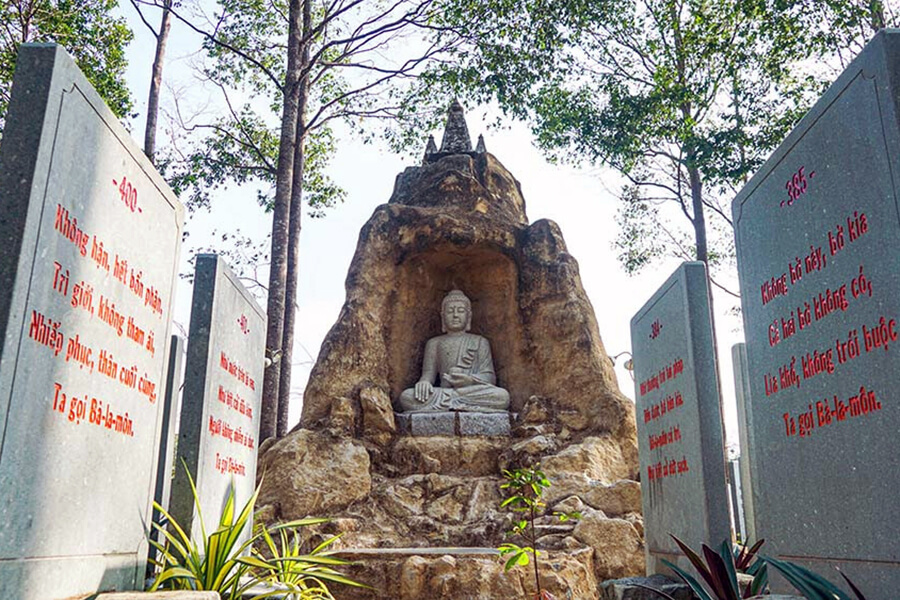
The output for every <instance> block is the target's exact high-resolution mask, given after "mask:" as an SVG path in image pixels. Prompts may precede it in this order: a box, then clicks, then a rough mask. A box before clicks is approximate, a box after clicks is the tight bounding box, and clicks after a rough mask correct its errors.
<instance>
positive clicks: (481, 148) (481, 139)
mask: <svg viewBox="0 0 900 600" xmlns="http://www.w3.org/2000/svg"><path fill="white" fill-rule="evenodd" d="M485 152H487V148H486V147H485V145H484V136H483V135H481V134H478V143H477V144H476V145H475V153H476V154H484V153H485Z"/></svg>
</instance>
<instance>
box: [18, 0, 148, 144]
mask: <svg viewBox="0 0 900 600" xmlns="http://www.w3.org/2000/svg"><path fill="white" fill-rule="evenodd" d="M116 4H117V2H116V0H6V1H5V2H4V3H3V6H2V7H0V133H2V130H3V126H4V123H5V117H6V110H7V107H8V106H9V97H10V92H11V89H12V79H13V72H14V71H15V68H16V57H17V56H18V46H19V44H24V43H29V42H54V43H57V44H60V45H62V46H63V47H64V48H65V49H66V50H67V51H68V52H69V54H71V55H72V57H73V58H74V59H75V62H76V63H77V64H78V66H79V68H81V70H82V71H83V72H84V74H85V75H86V76H87V78H88V80H89V81H90V82H91V84H92V85H93V86H94V88H96V90H97V92H99V93H100V96H102V97H103V99H104V100H105V101H106V104H107V105H108V106H109V107H110V108H111V109H112V111H113V113H115V114H116V116H118V117H125V116H127V115H128V114H129V112H130V111H131V109H132V99H131V94H130V93H129V91H128V87H127V86H126V85H125V67H126V65H127V62H126V59H125V47H126V46H127V45H128V43H129V42H130V41H131V39H132V33H131V30H130V29H128V27H127V26H126V24H125V20H124V19H123V18H116V17H113V16H112V11H113V10H114V9H115V7H116Z"/></svg>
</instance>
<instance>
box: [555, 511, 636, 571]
mask: <svg viewBox="0 0 900 600" xmlns="http://www.w3.org/2000/svg"><path fill="white" fill-rule="evenodd" d="M573 535H574V537H575V538H576V539H577V540H579V541H580V542H582V543H584V544H587V545H588V546H590V547H591V548H593V549H594V574H595V575H596V576H597V579H598V580H599V581H604V580H606V579H619V578H621V577H630V576H636V575H643V574H644V573H645V571H646V566H645V564H644V544H643V540H642V538H641V536H640V534H638V532H637V530H636V529H635V528H634V525H632V524H631V523H629V522H628V521H626V520H624V519H609V518H607V517H606V515H604V514H603V513H602V512H599V511H590V512H588V513H587V514H584V515H582V518H581V519H580V520H579V521H578V524H577V525H576V526H575V531H574V533H573Z"/></svg>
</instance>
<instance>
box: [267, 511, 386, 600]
mask: <svg viewBox="0 0 900 600" xmlns="http://www.w3.org/2000/svg"><path fill="white" fill-rule="evenodd" d="M326 522H328V519H316V518H308V519H300V520H299V521H294V524H295V525H298V526H306V525H317V524H320V523H326ZM260 533H261V539H262V544H261V545H262V549H263V551H264V553H265V554H264V553H263V552H260V551H259V550H257V549H256V548H254V549H253V555H254V556H256V557H257V558H259V559H260V560H263V561H265V562H266V563H267V564H268V565H269V566H268V567H266V570H267V571H268V573H269V577H270V579H271V580H272V581H273V582H277V583H280V584H282V585H284V586H286V587H288V588H291V589H298V590H302V591H303V592H304V593H306V594H308V596H302V597H303V598H304V599H305V598H307V597H308V598H310V599H313V598H324V599H330V598H332V596H331V594H330V593H329V591H328V587H327V586H326V582H327V583H340V584H344V585H349V586H353V587H369V586H366V585H363V584H361V583H359V582H357V581H353V580H352V579H350V578H348V577H346V576H345V575H343V574H342V573H340V572H339V571H337V570H335V569H334V568H332V567H336V566H341V565H346V564H349V562H348V561H346V560H343V559H340V558H336V557H334V556H331V555H329V554H328V552H326V549H327V548H328V546H330V545H331V544H333V543H334V542H336V541H337V540H338V539H340V537H341V536H340V535H336V536H332V537H330V538H328V539H326V540H325V541H323V542H322V543H321V544H319V545H318V546H316V547H315V548H313V549H312V550H311V551H310V552H309V553H305V552H304V551H303V543H302V541H301V536H300V534H299V532H297V531H296V530H292V531H289V530H288V529H279V530H278V531H277V532H272V531H270V530H269V529H266V528H262V530H261V531H260ZM272 533H277V534H278V535H277V538H278V539H277V541H276V538H275V536H273V535H272Z"/></svg>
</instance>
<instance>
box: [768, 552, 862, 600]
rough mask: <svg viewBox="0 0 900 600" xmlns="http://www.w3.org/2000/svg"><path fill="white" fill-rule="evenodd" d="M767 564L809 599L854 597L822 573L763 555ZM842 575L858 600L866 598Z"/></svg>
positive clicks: (827, 599)
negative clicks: (818, 573)
mask: <svg viewBox="0 0 900 600" xmlns="http://www.w3.org/2000/svg"><path fill="white" fill-rule="evenodd" d="M763 560H765V561H766V563H767V564H769V565H772V567H773V568H774V569H775V570H776V571H778V572H779V573H781V575H783V576H784V578H785V579H787V580H788V582H789V583H790V584H791V585H792V586H794V587H795V588H797V590H798V591H799V592H800V593H802V594H803V597H804V598H807V599H808V600H852V598H851V597H850V596H849V595H848V594H847V593H845V592H843V591H842V590H841V589H840V588H838V587H837V586H836V585H834V584H833V583H831V582H829V581H828V580H826V579H825V578H824V577H822V576H821V575H817V574H816V573H813V572H812V571H810V570H809V569H807V568H805V567H801V566H800V565H797V564H794V563H791V562H788V561H786V560H778V559H775V558H771V557H763ZM841 577H843V578H844V581H846V582H847V584H848V585H849V586H850V589H851V590H853V595H854V597H855V598H856V600H866V598H865V596H863V594H862V592H861V591H860V590H859V588H857V587H856V585H854V583H853V582H852V581H850V579H849V578H848V577H847V576H846V575H844V574H843V573H841Z"/></svg>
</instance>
